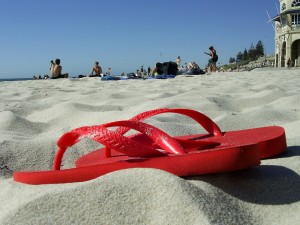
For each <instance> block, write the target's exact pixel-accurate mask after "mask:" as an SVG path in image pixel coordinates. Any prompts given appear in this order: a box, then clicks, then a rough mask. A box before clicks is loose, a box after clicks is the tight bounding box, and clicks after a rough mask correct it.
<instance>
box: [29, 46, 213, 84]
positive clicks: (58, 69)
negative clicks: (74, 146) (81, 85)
mask: <svg viewBox="0 0 300 225" xmlns="http://www.w3.org/2000/svg"><path fill="white" fill-rule="evenodd" d="M209 50H210V52H209V53H207V52H204V53H205V54H207V55H209V56H210V59H209V61H208V66H207V68H206V72H208V70H209V71H210V72H216V68H217V67H216V63H217V61H218V55H217V52H216V50H215V49H214V47H213V46H210V47H209ZM50 63H51V67H50V77H49V76H48V75H45V76H44V77H43V78H42V77H41V76H40V75H39V76H34V77H33V79H35V80H36V79H49V78H51V79H59V78H68V77H69V74H68V73H64V74H63V73H62V66H61V65H60V59H55V60H54V61H53V60H51V61H50ZM175 63H176V64H177V67H178V69H180V68H181V58H180V56H178V57H177V59H176V60H175ZM182 68H184V69H187V70H193V69H200V67H199V66H198V64H196V63H195V62H190V63H189V64H187V63H186V64H185V67H184V66H182ZM144 71H145V70H144V68H143V66H142V67H141V71H139V70H137V74H139V73H141V74H143V73H144ZM147 72H148V74H150V73H153V74H158V73H160V72H161V71H159V67H158V66H157V64H156V66H155V67H154V69H153V70H151V68H150V67H148V71H147ZM102 75H103V71H102V68H101V66H100V65H99V62H98V61H96V62H95V65H94V66H93V68H92V72H91V73H90V74H89V75H78V78H82V77H101V76H102ZM110 75H111V68H108V71H107V72H106V73H105V74H104V76H110ZM174 75H176V74H174Z"/></svg>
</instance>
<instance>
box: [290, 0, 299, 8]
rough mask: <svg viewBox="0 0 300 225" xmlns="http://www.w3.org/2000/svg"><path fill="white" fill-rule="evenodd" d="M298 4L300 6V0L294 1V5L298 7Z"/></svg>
mask: <svg viewBox="0 0 300 225" xmlns="http://www.w3.org/2000/svg"><path fill="white" fill-rule="evenodd" d="M297 6H300V0H294V1H293V2H292V7H297Z"/></svg>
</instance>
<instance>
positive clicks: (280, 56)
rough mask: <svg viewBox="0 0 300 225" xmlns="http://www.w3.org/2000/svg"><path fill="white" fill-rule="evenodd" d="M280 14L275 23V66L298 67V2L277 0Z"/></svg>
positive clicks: (299, 54)
mask: <svg viewBox="0 0 300 225" xmlns="http://www.w3.org/2000/svg"><path fill="white" fill-rule="evenodd" d="M279 2H280V13H279V14H278V15H277V16H275V17H274V18H273V19H272V20H271V21H274V22H275V27H274V28H275V66H276V67H286V66H287V62H288V60H289V59H290V60H291V64H290V66H293V67H300V0H279Z"/></svg>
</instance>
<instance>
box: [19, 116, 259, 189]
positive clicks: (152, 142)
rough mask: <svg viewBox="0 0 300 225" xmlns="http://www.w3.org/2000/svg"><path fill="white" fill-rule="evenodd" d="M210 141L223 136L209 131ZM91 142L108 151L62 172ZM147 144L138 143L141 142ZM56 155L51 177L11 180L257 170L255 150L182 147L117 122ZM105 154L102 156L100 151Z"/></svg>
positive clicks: (78, 136) (27, 175)
mask: <svg viewBox="0 0 300 225" xmlns="http://www.w3.org/2000/svg"><path fill="white" fill-rule="evenodd" d="M115 126H121V127H125V128H126V129H134V130H137V131H139V132H140V133H141V135H134V136H131V137H126V136H124V135H122V134H121V132H120V131H112V130H109V129H108V128H109V127H115ZM209 131H210V132H209V133H210V135H211V136H218V135H221V133H220V131H219V128H218V127H217V126H213V127H212V128H211V129H210V130H209ZM85 137H88V138H91V139H93V140H95V141H97V142H99V143H101V144H103V145H104V146H106V149H113V151H110V154H111V155H109V157H106V158H103V159H102V160H101V161H99V163H98V164H97V165H88V166H82V167H77V168H72V169H65V170H60V165H61V160H62V157H63V154H64V153H65V151H66V150H67V148H68V147H71V146H73V145H74V144H76V143H77V142H79V141H80V140H82V139H83V138H85ZM141 137H142V140H143V141H144V140H145V142H144V143H142V142H140V140H139V138H141ZM57 145H58V147H59V150H58V152H57V154H56V157H55V160H54V166H53V170H51V171H20V172H15V173H14V174H13V178H14V180H15V181H17V182H22V183H26V184H56V183H71V182H82V181H87V180H91V179H94V178H97V177H99V176H102V175H104V174H107V173H110V172H113V171H117V170H122V169H127V168H156V169H161V170H165V171H167V172H170V173H173V174H175V175H178V176H189V175H200V174H208V173H219V172H226V171H234V170H240V169H245V168H247V167H250V166H255V165H259V164H260V155H259V150H258V148H257V145H256V144H248V145H243V146H241V145H240V146H238V145H230V146H229V145H227V146H222V145H221V144H220V143H219V142H215V141H212V140H191V141H185V140H181V139H180V138H179V139H174V138H172V137H171V136H169V135H168V134H166V133H165V132H163V131H161V130H160V129H158V128H155V127H154V126H151V125H149V124H146V123H143V122H140V121H133V120H132V121H117V122H112V123H107V124H103V125H98V126H87V127H81V128H77V129H74V130H72V131H70V132H68V133H66V134H64V135H63V136H62V137H61V138H60V139H59V141H58V142H57ZM103 152H104V153H105V151H103Z"/></svg>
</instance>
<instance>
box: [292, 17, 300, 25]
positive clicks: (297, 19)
mask: <svg viewBox="0 0 300 225" xmlns="http://www.w3.org/2000/svg"><path fill="white" fill-rule="evenodd" d="M297 25H300V14H292V26H297Z"/></svg>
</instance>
